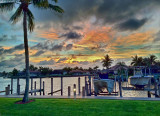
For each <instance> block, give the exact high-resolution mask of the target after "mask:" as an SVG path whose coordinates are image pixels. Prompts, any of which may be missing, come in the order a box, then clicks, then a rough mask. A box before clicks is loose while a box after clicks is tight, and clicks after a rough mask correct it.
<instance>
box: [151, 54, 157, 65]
mask: <svg viewBox="0 0 160 116" xmlns="http://www.w3.org/2000/svg"><path fill="white" fill-rule="evenodd" d="M156 59H157V57H156V56H155V55H150V56H149V61H150V65H154V64H155V63H156Z"/></svg>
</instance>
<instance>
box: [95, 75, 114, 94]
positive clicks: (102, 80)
mask: <svg viewBox="0 0 160 116" xmlns="http://www.w3.org/2000/svg"><path fill="white" fill-rule="evenodd" d="M93 82H94V92H95V95H97V94H98V93H100V92H102V91H103V90H104V89H107V91H108V93H109V94H111V93H112V92H113V88H114V80H112V79H108V74H99V79H93Z"/></svg>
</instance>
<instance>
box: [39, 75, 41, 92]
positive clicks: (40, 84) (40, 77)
mask: <svg viewBox="0 0 160 116" xmlns="http://www.w3.org/2000/svg"><path fill="white" fill-rule="evenodd" d="M39 85H40V95H41V89H42V78H41V77H40V83H39Z"/></svg>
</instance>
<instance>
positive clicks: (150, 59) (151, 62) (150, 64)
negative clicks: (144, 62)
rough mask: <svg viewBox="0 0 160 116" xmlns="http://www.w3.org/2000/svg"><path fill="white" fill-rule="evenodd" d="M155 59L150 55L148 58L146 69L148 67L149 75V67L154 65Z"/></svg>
mask: <svg viewBox="0 0 160 116" xmlns="http://www.w3.org/2000/svg"><path fill="white" fill-rule="evenodd" d="M156 59H157V57H156V56H155V55H150V56H149V58H148V67H149V74H151V66H152V65H154V64H155V63H156Z"/></svg>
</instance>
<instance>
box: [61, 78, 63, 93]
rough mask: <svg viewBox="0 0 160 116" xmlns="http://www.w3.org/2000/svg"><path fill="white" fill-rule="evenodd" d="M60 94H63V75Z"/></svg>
mask: <svg viewBox="0 0 160 116" xmlns="http://www.w3.org/2000/svg"><path fill="white" fill-rule="evenodd" d="M61 96H63V77H61Z"/></svg>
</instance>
